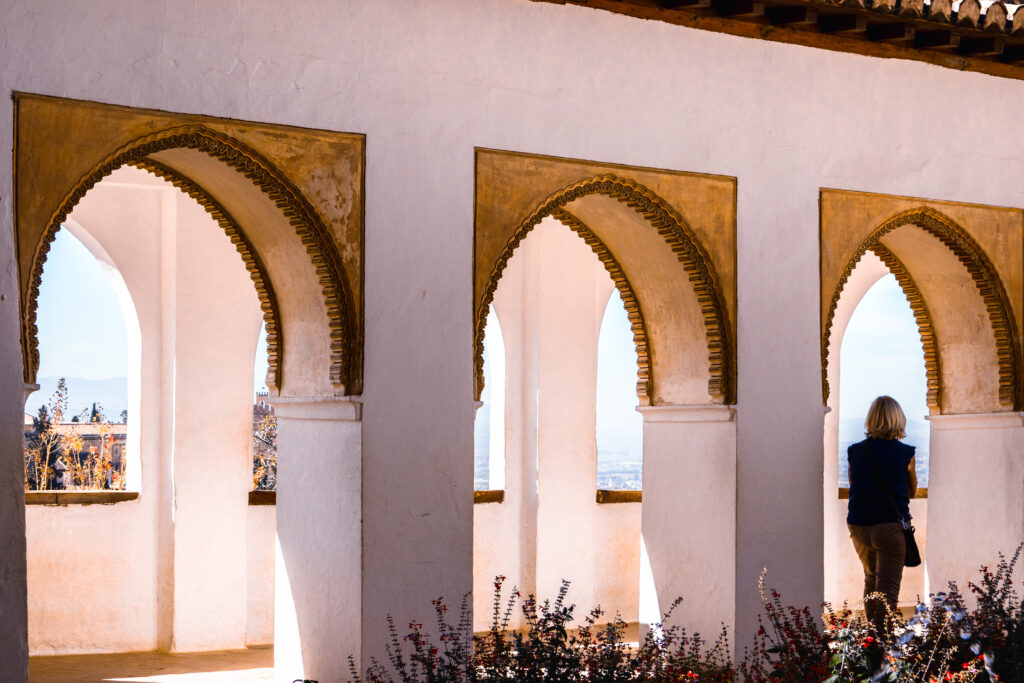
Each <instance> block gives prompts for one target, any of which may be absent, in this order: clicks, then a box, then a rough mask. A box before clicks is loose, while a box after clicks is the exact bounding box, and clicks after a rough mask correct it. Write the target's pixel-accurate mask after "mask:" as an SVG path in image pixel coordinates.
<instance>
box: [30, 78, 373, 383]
mask: <svg viewBox="0 0 1024 683" xmlns="http://www.w3.org/2000/svg"><path fill="white" fill-rule="evenodd" d="M364 148H365V140H364V138H363V136H361V135H352V134H342V133H334V132H329V131H321V130H311V129H302V128H294V127H289V126H279V125H270V124H260V123H250V122H243V121H234V120H230V119H218V118H214V117H204V116H192V115H184V114H171V113H166V112H159V111H153V110H144V109H133V108H127V107H119V106H114V105H104V104H97V103H93V102H83V101H78V100H68V99H61V98H53V97H45V96H39V95H27V94H21V93H19V94H16V96H15V230H16V235H17V250H18V267H19V289H20V297H21V303H22V324H21V328H22V330H21V332H22V350H23V356H24V378H25V382H26V383H27V384H32V383H34V381H35V377H36V373H37V370H38V367H39V351H38V339H37V328H36V305H37V298H38V291H39V284H40V278H41V275H42V269H43V264H44V262H45V260H46V255H47V252H48V251H49V247H50V244H51V243H52V241H53V238H54V236H55V234H56V232H57V230H58V229H59V228H60V226H61V224H62V223H63V222H64V221H65V219H66V218H67V216H68V215H69V214H70V212H71V211H72V209H74V207H75V205H76V204H77V203H78V202H79V201H80V200H81V199H82V197H84V196H85V194H86V193H87V192H88V191H89V190H90V189H92V188H93V187H94V186H95V185H96V184H97V183H98V182H99V181H100V180H102V179H103V178H104V177H106V176H107V175H109V174H110V173H112V172H113V171H114V170H115V169H117V168H119V167H121V166H126V165H130V166H136V167H138V168H141V169H144V170H146V171H148V172H150V173H152V174H154V175H156V176H158V177H160V178H163V179H165V180H167V181H169V182H170V183H171V184H173V185H174V186H176V187H177V188H178V189H180V190H181V191H183V192H184V193H186V194H188V195H189V196H191V197H192V198H193V199H195V200H196V201H197V202H198V203H199V204H200V205H201V206H203V207H204V208H205V209H206V210H207V212H208V213H210V215H211V216H212V217H213V218H214V220H216V222H217V223H218V224H219V225H220V226H221V228H222V229H223V230H224V231H225V233H226V234H227V235H228V237H229V238H230V239H231V241H232V243H234V245H235V247H236V249H237V250H238V252H239V254H240V255H241V257H242V260H243V262H244V263H245V266H246V268H247V270H248V271H249V274H250V277H251V279H252V281H253V284H254V286H255V288H256V291H257V294H258V296H259V300H260V305H261V308H262V311H263V316H264V321H265V322H266V325H267V346H268V360H269V370H268V376H267V386H268V387H269V388H270V390H271V392H272V393H273V394H275V395H332V394H344V395H348V394H359V393H361V391H362V355H363V314H362V311H363V300H362V296H363V178H364Z"/></svg>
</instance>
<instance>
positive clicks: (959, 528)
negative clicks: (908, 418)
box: [925, 413, 1024, 590]
mask: <svg viewBox="0 0 1024 683" xmlns="http://www.w3.org/2000/svg"><path fill="white" fill-rule="evenodd" d="M928 419H929V421H930V422H931V456H930V457H931V460H930V471H929V483H928V551H927V552H928V554H927V557H926V558H925V560H926V562H927V565H928V580H929V585H930V587H931V590H942V589H943V587H944V586H945V585H946V582H947V581H949V580H955V581H957V582H958V583H959V584H960V586H961V588H963V587H965V585H966V581H967V580H968V579H971V580H976V579H977V572H978V567H979V566H980V565H982V564H986V565H988V566H990V567H991V566H993V565H994V564H995V562H996V559H997V553H998V552H1003V553H1005V554H1007V555H1010V554H1011V553H1012V552H1013V551H1014V549H1015V548H1016V547H1017V544H1018V543H1020V542H1021V541H1022V540H1024V506H1022V505H1021V490H1022V486H1024V458H1022V457H1021V454H1022V453H1024V413H985V414H974V415H934V416H932V417H929V418H928Z"/></svg>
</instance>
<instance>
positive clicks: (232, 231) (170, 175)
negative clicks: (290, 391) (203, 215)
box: [33, 159, 283, 390]
mask: <svg viewBox="0 0 1024 683" xmlns="http://www.w3.org/2000/svg"><path fill="white" fill-rule="evenodd" d="M132 165H133V166H135V167H137V168H140V169H142V170H144V171H148V172H149V173H151V174H153V175H155V176H156V177H158V178H162V179H164V180H166V181H167V182H169V183H170V184H171V185H173V186H174V187H176V188H178V189H179V190H181V191H182V192H184V193H185V194H187V195H188V196H189V197H191V198H192V199H194V200H195V201H196V202H197V203H198V204H199V205H200V206H202V207H203V208H204V209H206V212H207V213H208V214H210V217H211V218H213V220H214V221H216V223H217V225H219V226H220V227H221V229H222V230H223V231H224V234H225V235H227V236H228V239H230V240H231V243H232V244H234V245H235V249H236V250H237V251H238V254H239V256H241V257H242V263H243V264H244V265H245V269H246V270H247V271H248V272H249V278H250V279H251V280H252V284H253V287H255V288H256V296H257V297H259V300H260V310H261V311H262V312H263V323H264V325H266V329H267V377H266V385H267V387H268V388H270V389H271V390H273V389H279V388H280V386H281V360H282V358H281V345H282V337H283V334H282V330H281V316H280V314H279V313H278V305H277V295H276V294H275V293H274V286H273V285H272V284H271V282H270V277H269V276H268V275H267V268H266V266H265V265H264V264H263V260H262V259H261V258H260V257H259V254H257V253H256V251H255V250H254V249H253V246H252V244H251V243H250V242H249V239H248V238H247V237H246V236H245V233H244V232H243V231H242V229H241V228H240V227H239V226H238V222H237V221H235V219H234V218H233V217H232V216H231V214H230V213H228V211H227V209H225V208H224V207H223V206H221V205H220V203H219V202H217V201H216V200H215V199H213V198H212V197H210V195H209V193H207V192H206V191H205V190H204V189H203V188H201V187H199V185H197V184H196V183H194V182H192V181H191V180H189V179H188V178H186V177H185V176H183V175H181V174H180V173H178V172H177V171H174V170H173V169H171V168H169V167H167V166H164V165H163V164H161V163H159V162H157V161H153V160H152V159H142V160H140V161H137V162H134V163H133V164H132ZM50 241H51V242H52V237H51V239H50ZM47 248H48V247H47ZM33 298H35V297H33ZM36 355H37V356H38V350H36ZM37 362H38V361H37ZM36 367H37V368H38V365H36Z"/></svg>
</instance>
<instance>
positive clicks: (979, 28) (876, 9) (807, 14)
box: [532, 0, 1024, 78]
mask: <svg viewBox="0 0 1024 683" xmlns="http://www.w3.org/2000/svg"><path fill="white" fill-rule="evenodd" d="M532 1H533V2H547V3H554V4H558V5H579V6H581V7H590V8H593V9H601V10H606V11H609V12H615V13H618V14H625V15H629V16H632V17H637V18H641V19H651V20H655V21H664V22H666V23H670V24H676V25H679V26H688V27H690V28H699V29H703V30H708V31H717V32H719V33H729V34H732V35H737V36H744V37H747V38H760V39H762V40H771V41H776V42H782V43H791V44H796V45H805V46H808V47H817V48H822V49H826V50H836V51H839V52H851V53H855V54H862V55H869V56H874V57H888V58H896V59H912V60H916V61H922V62H928V63H930V64H936V65H938V66H943V67H947V68H950V69H957V70H959V71H977V72H980V73H986V74H990V75H993V76H1000V77H1003V78H1024V12H1013V13H1012V14H1011V12H1010V9H1009V8H1008V7H1007V5H1006V4H1004V3H1003V2H996V3H994V4H992V5H990V6H989V7H988V8H983V7H982V5H981V4H980V3H979V1H978V0H962V2H961V3H960V5H959V6H958V7H957V9H956V10H954V9H953V2H952V1H951V0H931V2H927V3H926V2H925V1H924V0H831V1H822V2H809V1H807V0H532ZM1010 7H1013V5H1011V6H1010Z"/></svg>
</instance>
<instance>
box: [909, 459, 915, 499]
mask: <svg viewBox="0 0 1024 683" xmlns="http://www.w3.org/2000/svg"><path fill="white" fill-rule="evenodd" d="M907 473H908V474H909V475H910V486H909V487H908V489H907V497H908V498H915V497H916V496H917V469H916V468H915V467H914V456H910V464H909V465H907Z"/></svg>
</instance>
